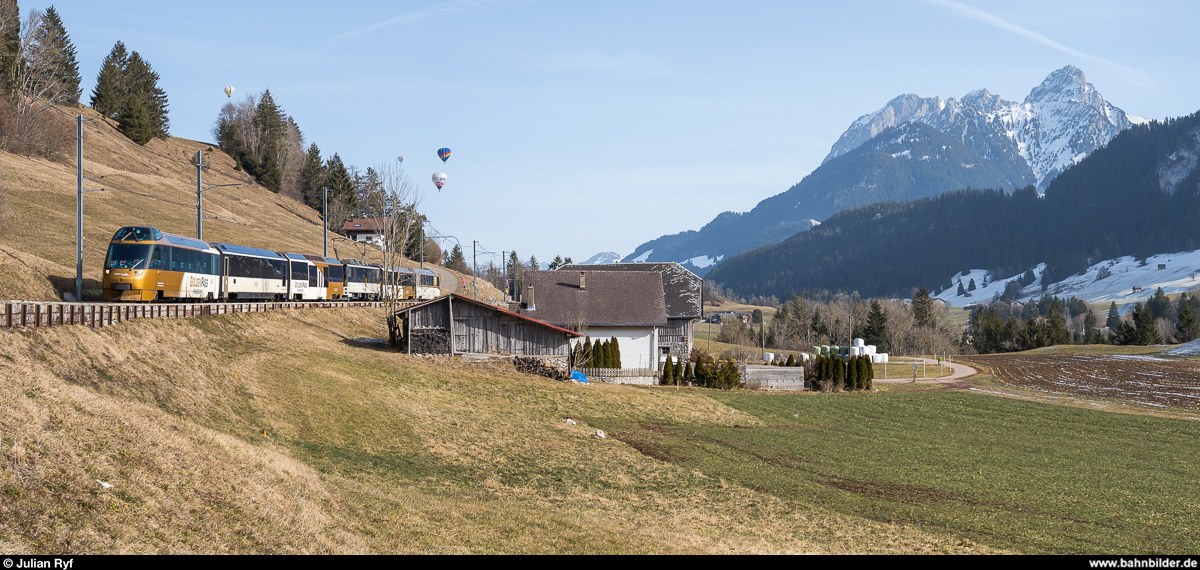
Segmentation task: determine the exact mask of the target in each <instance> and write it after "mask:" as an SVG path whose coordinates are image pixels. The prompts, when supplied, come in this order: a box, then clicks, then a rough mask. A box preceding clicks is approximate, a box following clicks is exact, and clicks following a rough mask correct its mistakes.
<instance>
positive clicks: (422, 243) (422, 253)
mask: <svg viewBox="0 0 1200 570" xmlns="http://www.w3.org/2000/svg"><path fill="white" fill-rule="evenodd" d="M421 269H425V220H421Z"/></svg>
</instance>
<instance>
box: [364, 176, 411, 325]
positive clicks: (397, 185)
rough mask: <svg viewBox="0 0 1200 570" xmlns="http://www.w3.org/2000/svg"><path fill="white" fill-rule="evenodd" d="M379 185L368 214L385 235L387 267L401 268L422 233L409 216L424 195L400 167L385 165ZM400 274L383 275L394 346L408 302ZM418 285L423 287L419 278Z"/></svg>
mask: <svg viewBox="0 0 1200 570" xmlns="http://www.w3.org/2000/svg"><path fill="white" fill-rule="evenodd" d="M377 171H378V173H379V183H378V184H375V185H373V188H372V192H371V197H370V199H369V200H368V201H367V204H366V208H365V209H364V210H365V213H366V214H367V216H368V217H369V218H372V219H374V220H376V221H377V222H378V223H379V227H380V228H382V231H383V266H384V267H387V268H399V267H401V266H402V263H403V261H404V259H405V258H404V244H407V243H408V242H409V239H410V237H411V236H412V235H413V234H414V233H416V232H418V231H420V228H419V221H418V219H417V217H416V216H412V215H405V213H406V212H411V211H415V210H416V209H417V208H418V206H420V204H421V191H420V188H419V187H418V186H417V184H416V183H415V182H413V181H412V178H410V177H409V176H408V175H407V174H406V173H405V171H404V167H403V166H402V165H400V164H390V163H389V164H384V165H382V166H380V167H379V168H378V169H377ZM400 277H401V276H400V274H398V273H394V272H391V271H384V272H383V283H382V284H381V285H382V287H381V291H380V298H381V300H382V301H383V312H384V320H385V321H386V322H387V328H388V342H389V344H390V345H391V346H393V347H395V346H397V345H398V342H399V339H400V335H401V334H402V331H401V330H400V325H401V322H400V318H399V317H398V316H397V314H396V312H397V311H399V310H400V308H401V302H402V301H404V292H403V284H402V283H401V281H400ZM417 279H418V281H417V283H414V284H413V286H414V287H415V286H417V285H419V283H420V281H419V279H420V278H419V277H418V278H417Z"/></svg>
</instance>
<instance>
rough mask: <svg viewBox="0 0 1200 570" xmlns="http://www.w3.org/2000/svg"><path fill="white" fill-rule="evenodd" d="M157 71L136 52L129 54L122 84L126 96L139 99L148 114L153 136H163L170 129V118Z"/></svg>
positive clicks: (165, 96) (165, 95)
mask: <svg viewBox="0 0 1200 570" xmlns="http://www.w3.org/2000/svg"><path fill="white" fill-rule="evenodd" d="M158 80H159V76H158V73H156V72H155V71H154V69H153V68H151V67H150V62H148V61H146V60H144V59H142V56H140V55H138V52H136V51H135V52H133V53H131V54H129V63H128V65H127V66H126V68H125V73H124V84H125V86H126V88H127V89H128V91H127V94H126V97H127V98H129V97H135V98H137V99H140V100H141V102H142V106H143V107H145V109H146V113H147V114H149V115H150V125H151V128H152V129H153V130H154V136H156V137H165V136H167V133H168V132H169V131H170V127H169V124H170V120H169V119H167V94H166V92H164V91H163V90H162V89H160V88H159V87H158Z"/></svg>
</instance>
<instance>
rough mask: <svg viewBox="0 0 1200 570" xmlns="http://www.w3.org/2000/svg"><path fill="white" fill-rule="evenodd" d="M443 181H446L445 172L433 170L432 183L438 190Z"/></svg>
mask: <svg viewBox="0 0 1200 570" xmlns="http://www.w3.org/2000/svg"><path fill="white" fill-rule="evenodd" d="M445 183H446V173H445V172H434V173H433V185H434V186H437V187H438V190H441V189H442V185H443V184H445Z"/></svg>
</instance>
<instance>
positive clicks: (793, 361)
mask: <svg viewBox="0 0 1200 570" xmlns="http://www.w3.org/2000/svg"><path fill="white" fill-rule="evenodd" d="M795 365H796V359H795V358H794V357H793V356H792V355H790V354H789V355H788V359H787V362H786V363H785V364H784V366H789V367H791V366H795Z"/></svg>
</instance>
